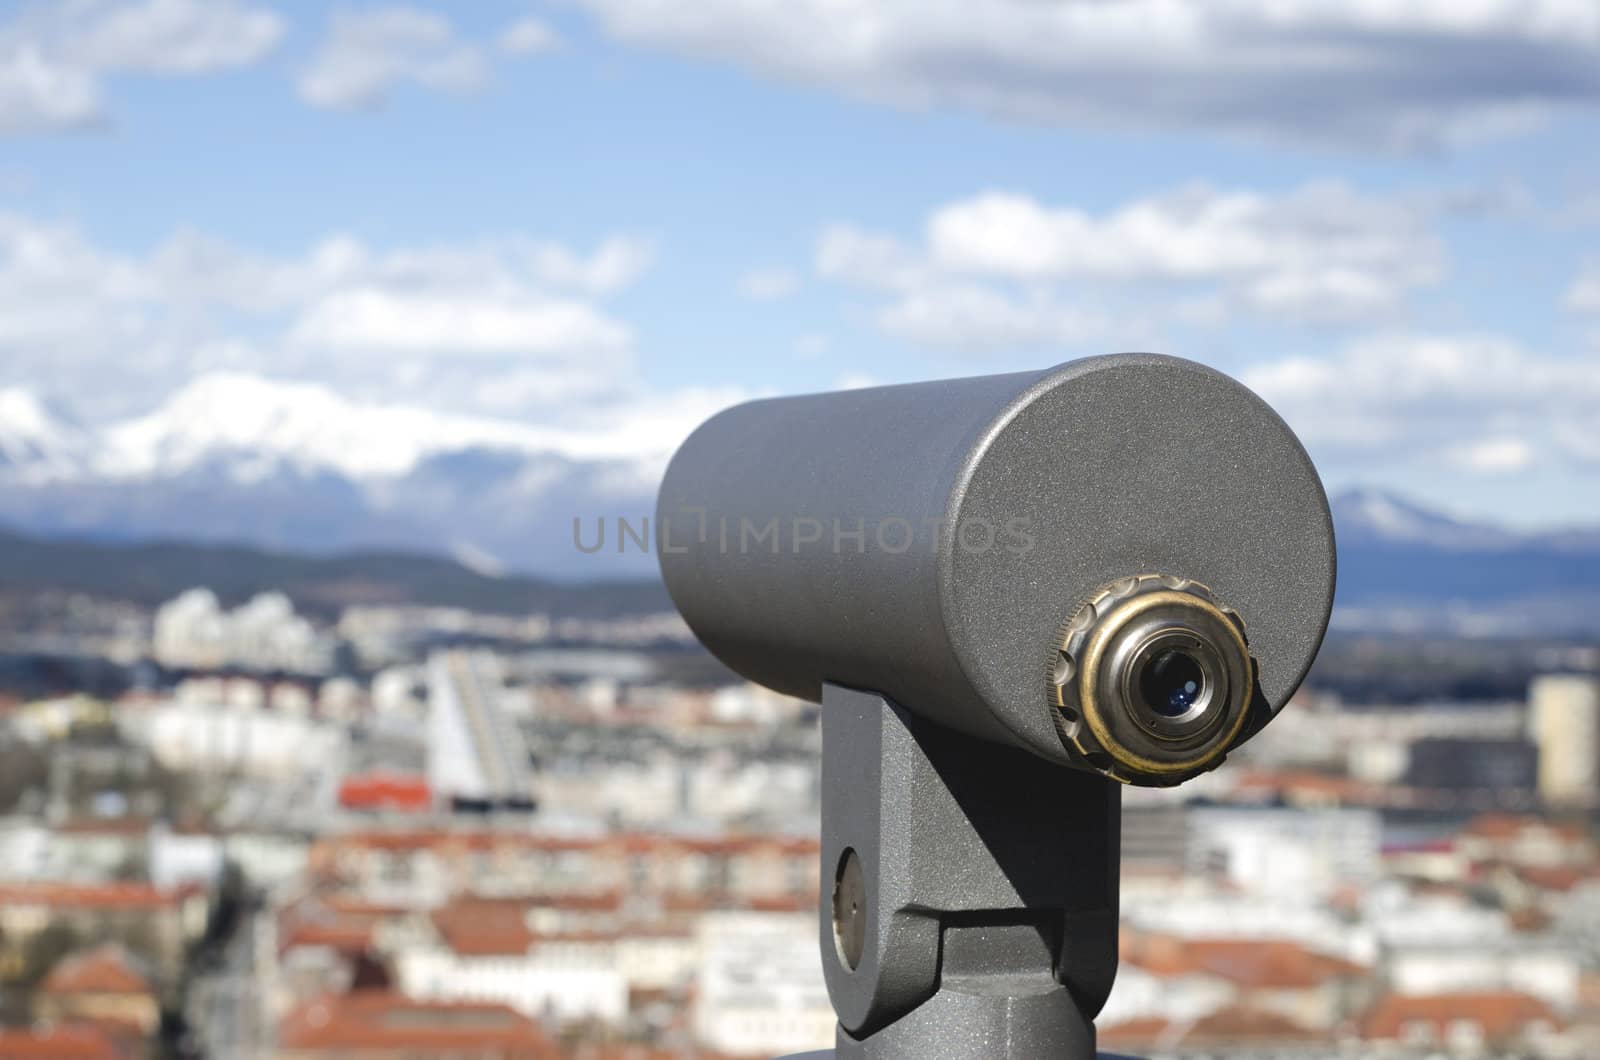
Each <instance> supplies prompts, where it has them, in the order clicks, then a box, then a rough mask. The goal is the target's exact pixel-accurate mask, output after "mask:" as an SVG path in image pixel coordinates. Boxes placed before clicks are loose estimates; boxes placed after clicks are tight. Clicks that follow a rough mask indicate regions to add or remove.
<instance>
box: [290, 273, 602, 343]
mask: <svg viewBox="0 0 1600 1060" xmlns="http://www.w3.org/2000/svg"><path fill="white" fill-rule="evenodd" d="M289 337H290V341H292V342H294V343H295V344H296V345H300V346H309V347H314V348H320V349H326V350H332V351H335V352H353V353H363V352H365V353H395V354H421V355H427V356H437V355H441V354H443V355H465V356H474V355H488V356H497V355H502V354H514V353H531V354H544V353H551V352H559V351H574V350H588V351H595V350H619V349H625V348H626V347H627V346H628V343H629V335H628V330H627V329H626V328H625V327H623V326H622V325H620V324H617V323H616V322H614V321H611V320H608V319H606V318H605V317H604V316H603V315H602V314H600V313H599V312H598V311H596V310H595V309H594V308H593V307H592V306H589V305H585V304H583V303H580V302H572V301H566V300H558V299H540V300H537V301H529V300H519V301H505V300H500V299H494V298H482V297H477V296H474V295H471V294H461V293H456V294H449V295H445V294H415V293H407V292H400V291H392V290H382V289H374V288H356V289H353V290H349V291H341V292H339V293H337V294H331V295H329V296H328V297H326V298H322V299H319V300H318V301H317V302H316V303H314V304H313V305H311V306H310V307H309V308H308V309H307V310H306V312H305V314H304V315H303V316H302V317H301V318H300V319H299V320H298V321H297V322H296V323H295V325H294V327H293V329H292V330H291V331H290V334H289Z"/></svg>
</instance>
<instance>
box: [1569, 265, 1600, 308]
mask: <svg viewBox="0 0 1600 1060" xmlns="http://www.w3.org/2000/svg"><path fill="white" fill-rule="evenodd" d="M1567 308H1569V309H1571V310H1573V311H1574V312H1578V313H1600V264H1591V265H1587V266H1585V267H1584V269H1583V271H1582V272H1580V273H1579V274H1578V278H1577V279H1575V280H1573V281H1572V286H1571V287H1570V288H1568V290H1567Z"/></svg>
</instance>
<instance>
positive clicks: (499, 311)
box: [0, 214, 647, 417]
mask: <svg viewBox="0 0 1600 1060" xmlns="http://www.w3.org/2000/svg"><path fill="white" fill-rule="evenodd" d="M644 247H645V244H643V243H642V242H640V241H639V240H636V239H632V238H629V237H623V236H615V237H611V238H608V239H606V240H603V241H601V242H600V243H599V244H598V246H597V247H596V248H595V249H594V250H593V251H592V252H582V251H579V250H576V249H572V248H568V247H565V246H563V245H561V244H557V243H552V242H549V241H544V240H537V239H529V238H526V237H505V238H500V239H495V240H489V241H482V242H477V243H461V244H453V245H443V246H426V247H412V248H402V249H397V250H389V251H379V250H376V249H374V248H372V247H370V246H368V245H366V244H364V243H362V242H361V241H359V240H356V239H354V238H351V237H349V236H344V235H334V236H329V237H328V238H326V239H323V240H322V241H320V242H318V243H316V244H314V245H312V246H310V247H308V248H307V249H306V250H305V251H304V252H302V253H300V254H297V255H290V256H283V257H277V256H271V255H265V254H254V253H250V252H247V251H244V250H241V249H239V248H237V247H234V246H231V245H229V244H227V243H224V242H222V241H220V240H216V239H213V238H210V237H207V236H205V235H203V234H200V233H195V232H180V233H177V234H176V235H174V236H172V237H171V238H169V239H167V240H166V241H164V242H163V243H161V244H160V245H158V246H156V247H155V248H153V249H151V250H150V251H149V252H147V253H143V254H125V253H117V252H113V251H110V250H107V249H106V248H104V247H100V246H97V245H96V244H94V243H92V242H91V241H89V240H88V239H86V238H85V237H84V236H83V235H82V234H80V233H79V232H78V231H77V230H76V229H74V228H72V227H71V226H68V225H62V224H51V223H41V222H38V221H34V220H32V219H29V218H25V217H20V216H16V215H7V214H0V384H3V383H4V382H6V381H8V380H14V381H17V382H22V383H27V384H29V385H34V386H37V387H39V388H40V389H41V392H42V393H43V394H44V395H45V396H46V397H47V398H51V399H57V400H60V401H62V402H63V404H66V405H68V406H70V407H73V408H76V409H79V410H81V411H83V412H85V413H86V414H89V415H91V416H97V417H98V416H106V415H123V414H126V413H127V412H128V411H129V410H131V409H138V408H143V407H148V406H149V404H150V403H151V402H153V401H155V400H157V399H158V398H160V397H161V396H163V395H165V394H166V393H168V392H169V391H170V390H171V389H172V388H173V387H175V386H178V385H180V384H181V383H182V382H183V381H185V380H188V379H190V378H193V377H195V376H198V375H203V374H206V373H208V372H213V371H217V370H222V369H226V370H230V371H237V372H247V373H248V372H254V373H265V374H278V375H285V374H286V375H288V376H291V377H297V378H302V379H307V380H315V381H318V382H321V383H325V384H329V385H335V386H338V387H341V388H344V389H346V390H348V392H349V393H351V394H352V395H355V396H360V397H362V398H363V399H366V400H374V401H401V400H407V399H408V396H411V395H416V394H419V393H421V394H426V396H427V400H428V401H429V402H430V403H431V404H435V405H437V406H439V407H441V408H453V409H456V410H458V411H462V412H474V413H476V412H488V411H491V410H492V411H494V412H496V413H497V414H507V415H509V414H515V413H531V412H534V411H540V412H541V413H542V412H544V411H551V410H553V411H554V412H555V413H559V414H563V415H565V414H570V415H581V414H582V413H583V409H584V407H587V406H574V407H572V408H563V407H562V406H563V403H566V402H570V401H573V400H575V399H577V398H579V397H583V398H584V399H585V400H598V399H599V398H602V397H605V396H606V395H608V394H615V393H617V392H619V391H621V390H625V389H626V387H627V386H628V383H627V380H628V379H629V378H631V377H632V375H633V374H634V373H633V371H632V368H633V362H632V358H633V338H632V334H631V330H630V329H629V328H628V327H627V326H626V325H625V324H623V323H621V322H620V321H618V320H616V319H615V318H614V317H613V316H612V315H611V313H610V312H609V311H608V310H607V309H606V307H605V306H604V305H603V304H602V303H601V302H600V301H597V299H599V298H601V297H602V296H604V295H605V294H607V293H610V292H614V291H616V290H619V289H620V288H621V287H623V286H625V285H626V283H628V282H631V281H632V280H633V279H634V278H635V277H636V276H637V275H638V274H639V272H640V270H641V269H643V268H644V267H645V260H646V258H647V253H646V251H645V250H644V249H643V248H644ZM86 381H92V382H93V385H92V386H88V385H85V382H86Z"/></svg>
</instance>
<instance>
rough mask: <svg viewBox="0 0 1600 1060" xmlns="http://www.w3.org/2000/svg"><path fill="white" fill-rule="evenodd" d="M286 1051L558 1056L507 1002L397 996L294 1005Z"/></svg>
mask: <svg viewBox="0 0 1600 1060" xmlns="http://www.w3.org/2000/svg"><path fill="white" fill-rule="evenodd" d="M279 1043H280V1045H281V1046H282V1048H284V1049H285V1050H291V1051H295V1050H304V1051H306V1052H317V1051H319V1050H335V1049H352V1050H359V1051H360V1055H362V1056H363V1057H371V1056H377V1055H382V1054H383V1053H400V1054H411V1055H422V1056H427V1055H434V1054H437V1053H440V1052H444V1051H446V1050H472V1051H473V1055H475V1056H481V1057H484V1058H485V1060H487V1058H489V1057H494V1058H496V1060H557V1058H559V1057H560V1056H561V1052H560V1050H559V1048H558V1047H557V1046H556V1044H555V1043H554V1042H552V1041H551V1040H550V1039H549V1038H548V1037H547V1036H546V1035H545V1034H544V1032H543V1031H541V1030H540V1029H539V1026H538V1024H536V1023H534V1022H533V1021H532V1020H530V1019H528V1018H527V1017H526V1016H523V1015H520V1014H519V1013H517V1012H516V1011H515V1010H513V1009H511V1008H508V1007H507V1006H505V1005H483V1004H454V1003H451V1004H446V1003H438V1002H423V1001H413V1000H410V999H408V998H404V997H401V996H399V995H396V994H388V993H378V992H369V993H358V994H347V995H342V996H340V995H329V996H327V997H323V998H319V999H317V1000H314V1001H309V1002H306V1003H305V1004H302V1005H300V1006H299V1007H297V1008H296V1009H294V1011H292V1012H291V1013H290V1014H289V1015H288V1016H287V1017H286V1018H285V1019H284V1021H283V1023H282V1025H281V1026H280V1028H279Z"/></svg>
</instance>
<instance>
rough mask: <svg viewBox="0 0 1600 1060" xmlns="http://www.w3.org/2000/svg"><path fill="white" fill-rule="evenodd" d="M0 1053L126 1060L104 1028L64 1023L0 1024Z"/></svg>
mask: <svg viewBox="0 0 1600 1060" xmlns="http://www.w3.org/2000/svg"><path fill="white" fill-rule="evenodd" d="M0 1056H3V1057H5V1058H6V1060H130V1058H129V1055H128V1054H127V1053H125V1052H124V1051H123V1050H122V1048H121V1047H120V1046H119V1045H117V1043H116V1042H115V1041H114V1040H113V1039H112V1038H111V1036H110V1035H108V1034H106V1033H105V1032H104V1031H101V1030H97V1029H95V1028H93V1027H66V1026H62V1027H51V1028H48V1029H44V1030H20V1029H18V1028H16V1027H0Z"/></svg>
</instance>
